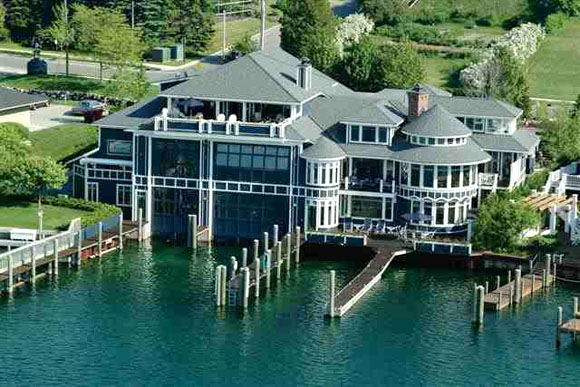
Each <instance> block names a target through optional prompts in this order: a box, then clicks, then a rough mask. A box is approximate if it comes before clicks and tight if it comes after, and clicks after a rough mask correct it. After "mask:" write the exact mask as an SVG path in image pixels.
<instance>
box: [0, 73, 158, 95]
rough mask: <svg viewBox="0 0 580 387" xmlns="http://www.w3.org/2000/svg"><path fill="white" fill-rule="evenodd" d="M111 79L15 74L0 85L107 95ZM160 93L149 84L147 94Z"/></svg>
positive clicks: (155, 87)
mask: <svg viewBox="0 0 580 387" xmlns="http://www.w3.org/2000/svg"><path fill="white" fill-rule="evenodd" d="M108 82H110V81H103V82H101V81H99V80H98V79H91V78H83V77H75V76H68V77H67V76H64V75H45V76H28V75H14V76H10V77H6V78H2V79H0V86H8V87H16V88H19V89H26V90H39V91H43V90H62V91H70V92H83V93H93V94H97V95H103V96H104V95H106V88H107V83H108ZM157 94H159V86H155V85H149V90H148V91H147V96H148V97H149V96H153V95H157Z"/></svg>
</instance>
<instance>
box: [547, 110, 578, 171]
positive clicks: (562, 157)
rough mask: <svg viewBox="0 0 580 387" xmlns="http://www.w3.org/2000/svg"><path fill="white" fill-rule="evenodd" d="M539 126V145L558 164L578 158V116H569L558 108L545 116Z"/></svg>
mask: <svg viewBox="0 0 580 387" xmlns="http://www.w3.org/2000/svg"><path fill="white" fill-rule="evenodd" d="M540 127H541V128H542V129H543V130H542V131H541V132H539V133H540V136H541V137H542V143H541V144H540V146H541V147H542V149H543V150H544V151H545V152H546V153H548V155H549V156H550V157H551V158H552V159H554V160H556V161H557V162H558V163H559V164H567V163H569V162H572V161H576V160H578V159H580V117H579V116H578V115H576V116H574V115H572V116H570V114H568V112H567V111H566V110H565V109H560V110H559V111H558V112H557V114H556V115H555V116H553V117H549V118H545V119H544V120H543V121H542V122H541V123H540Z"/></svg>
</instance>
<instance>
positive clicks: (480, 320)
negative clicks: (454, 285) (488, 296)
mask: <svg viewBox="0 0 580 387" xmlns="http://www.w3.org/2000/svg"><path fill="white" fill-rule="evenodd" d="M484 298H485V289H484V287H483V286H481V285H480V286H478V287H477V320H476V324H477V325H478V326H482V325H483V317H484V309H483V300H484Z"/></svg>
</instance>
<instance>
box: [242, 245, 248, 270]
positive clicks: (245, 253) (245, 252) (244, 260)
mask: <svg viewBox="0 0 580 387" xmlns="http://www.w3.org/2000/svg"><path fill="white" fill-rule="evenodd" d="M246 266H248V249H247V248H245V247H244V248H243V249H242V268H244V267H246Z"/></svg>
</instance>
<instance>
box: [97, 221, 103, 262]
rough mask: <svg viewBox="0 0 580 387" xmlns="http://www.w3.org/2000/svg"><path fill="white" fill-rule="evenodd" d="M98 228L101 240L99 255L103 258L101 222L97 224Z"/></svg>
mask: <svg viewBox="0 0 580 387" xmlns="http://www.w3.org/2000/svg"><path fill="white" fill-rule="evenodd" d="M97 227H98V232H99V234H98V239H99V248H98V255H99V258H101V257H102V256H103V222H99V223H98V224H97Z"/></svg>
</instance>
